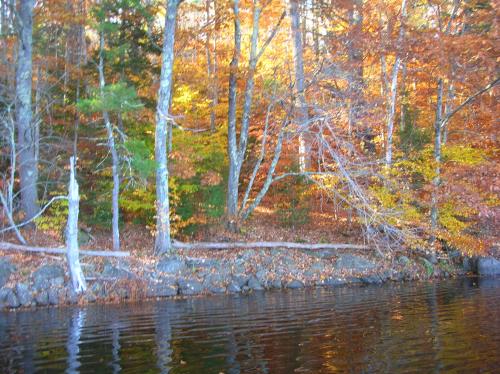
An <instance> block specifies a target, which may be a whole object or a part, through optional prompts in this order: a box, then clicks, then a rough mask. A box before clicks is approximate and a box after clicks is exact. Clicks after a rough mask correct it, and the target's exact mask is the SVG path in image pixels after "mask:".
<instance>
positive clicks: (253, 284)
mask: <svg viewBox="0 0 500 374" xmlns="http://www.w3.org/2000/svg"><path fill="white" fill-rule="evenodd" d="M248 287H249V288H250V289H252V290H254V291H261V290H263V289H264V287H263V286H262V284H261V283H260V282H259V280H258V279H257V277H255V276H252V277H250V279H249V280H248Z"/></svg>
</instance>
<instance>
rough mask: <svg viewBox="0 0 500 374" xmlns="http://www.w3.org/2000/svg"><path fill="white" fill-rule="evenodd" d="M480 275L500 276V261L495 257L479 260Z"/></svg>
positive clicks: (478, 271)
mask: <svg viewBox="0 0 500 374" xmlns="http://www.w3.org/2000/svg"><path fill="white" fill-rule="evenodd" d="M477 273H478V274H479V275H488V276H491V275H500V260H498V259H496V258H494V257H480V258H478V260H477Z"/></svg>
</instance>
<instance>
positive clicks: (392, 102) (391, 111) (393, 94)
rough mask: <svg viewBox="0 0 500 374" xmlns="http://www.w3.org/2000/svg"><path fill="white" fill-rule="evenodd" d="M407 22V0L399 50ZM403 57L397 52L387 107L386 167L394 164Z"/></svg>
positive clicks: (402, 19) (403, 13) (404, 4)
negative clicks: (399, 78)
mask: <svg viewBox="0 0 500 374" xmlns="http://www.w3.org/2000/svg"><path fill="white" fill-rule="evenodd" d="M405 20H406V0H403V1H402V2H401V26H400V28H399V37H398V45H397V47H398V48H401V47H402V44H403V40H404V34H405ZM401 61H402V56H401V52H400V51H399V50H397V51H396V60H395V61H394V66H393V67H392V75H391V87H390V96H389V103H388V105H387V140H386V146H385V165H386V166H387V167H390V166H391V164H392V139H393V133H394V117H395V113H396V99H397V93H398V72H399V68H400V65H401Z"/></svg>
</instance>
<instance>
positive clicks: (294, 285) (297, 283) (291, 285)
mask: <svg viewBox="0 0 500 374" xmlns="http://www.w3.org/2000/svg"><path fill="white" fill-rule="evenodd" d="M286 287H287V288H291V289H298V288H304V283H302V282H301V281H299V280H297V279H295V280H293V281H291V282H289V283H287V285H286Z"/></svg>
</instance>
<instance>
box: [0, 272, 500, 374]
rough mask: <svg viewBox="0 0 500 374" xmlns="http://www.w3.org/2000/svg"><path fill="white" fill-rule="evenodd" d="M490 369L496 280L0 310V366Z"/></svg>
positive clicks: (499, 293)
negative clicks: (12, 310) (9, 310)
mask: <svg viewBox="0 0 500 374" xmlns="http://www.w3.org/2000/svg"><path fill="white" fill-rule="evenodd" d="M64 371H66V372H69V373H77V372H81V373H113V372H125V373H141V374H146V373H156V372H162V373H167V372H168V373H287V374H288V373H335V372H352V373H372V372H376V373H388V372H391V373H393V372H413V373H431V372H457V373H464V372H471V373H477V372H485V373H493V372H497V373H498V372H500V280H492V279H479V280H478V279H460V280H450V281H441V282H435V283H414V284H395V285H394V284H393V285H389V284H388V285H385V286H369V287H344V288H335V289H306V290H294V291H281V292H280V291H270V292H262V293H254V294H251V295H247V296H242V295H229V296H211V297H200V298H195V299H186V300H164V301H158V302H155V301H150V302H142V303H132V304H122V305H91V306H87V307H83V308H75V307H63V308H51V309H37V310H33V311H17V312H0V372H1V373H11V372H12V373H18V372H26V373H31V372H64Z"/></svg>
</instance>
